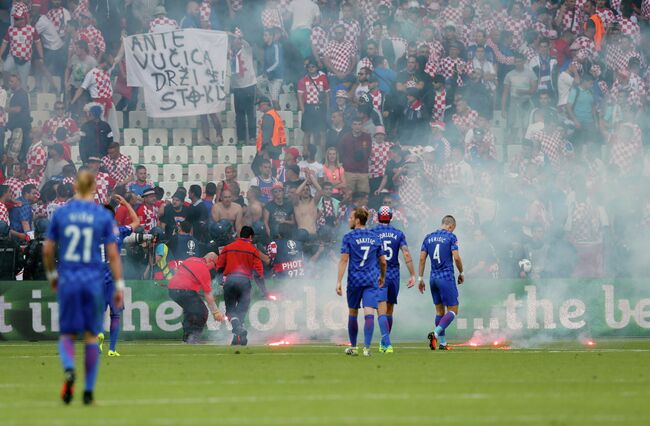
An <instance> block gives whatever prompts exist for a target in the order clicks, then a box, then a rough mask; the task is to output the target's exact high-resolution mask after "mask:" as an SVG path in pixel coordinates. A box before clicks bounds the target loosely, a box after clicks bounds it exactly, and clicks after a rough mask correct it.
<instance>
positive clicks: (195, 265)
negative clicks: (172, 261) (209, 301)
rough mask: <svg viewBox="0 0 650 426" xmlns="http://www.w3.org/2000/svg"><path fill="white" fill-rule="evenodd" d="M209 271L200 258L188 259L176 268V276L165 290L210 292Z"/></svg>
mask: <svg viewBox="0 0 650 426" xmlns="http://www.w3.org/2000/svg"><path fill="white" fill-rule="evenodd" d="M211 280H212V279H211V278H210V269H209V268H208V265H207V263H206V262H205V259H204V258H202V257H188V258H187V259H185V260H184V261H183V264H182V265H181V266H179V267H178V270H177V271H176V274H175V275H174V276H173V277H172V279H171V280H170V281H169V285H168V286H167V288H169V289H173V290H192V291H195V292H197V293H198V292H199V290H201V289H202V290H203V293H204V294H209V293H210V292H211V291H212V288H211V287H210V282H211Z"/></svg>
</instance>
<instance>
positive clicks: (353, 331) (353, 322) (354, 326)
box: [348, 315, 359, 347]
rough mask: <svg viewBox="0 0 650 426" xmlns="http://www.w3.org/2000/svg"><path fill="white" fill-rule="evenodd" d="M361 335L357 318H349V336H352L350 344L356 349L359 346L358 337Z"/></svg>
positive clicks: (350, 316)
mask: <svg viewBox="0 0 650 426" xmlns="http://www.w3.org/2000/svg"><path fill="white" fill-rule="evenodd" d="M358 334H359V323H358V322H357V317H353V316H352V315H349V316H348V336H350V344H351V345H352V346H353V347H354V346H357V335H358Z"/></svg>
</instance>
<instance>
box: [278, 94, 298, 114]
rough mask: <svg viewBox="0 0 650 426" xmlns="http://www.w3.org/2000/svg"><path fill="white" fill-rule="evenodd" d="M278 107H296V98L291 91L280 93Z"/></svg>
mask: <svg viewBox="0 0 650 426" xmlns="http://www.w3.org/2000/svg"><path fill="white" fill-rule="evenodd" d="M280 109H281V110H288V111H296V110H297V109H298V99H296V95H294V94H293V93H283V94H281V95H280Z"/></svg>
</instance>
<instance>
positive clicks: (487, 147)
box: [465, 130, 497, 160]
mask: <svg viewBox="0 0 650 426" xmlns="http://www.w3.org/2000/svg"><path fill="white" fill-rule="evenodd" d="M472 148H476V151H477V152H478V155H479V157H480V158H481V159H483V160H496V159H497V147H496V144H495V139H494V135H493V134H492V131H491V130H488V131H487V132H485V133H484V134H483V137H482V138H481V139H480V140H477V139H476V138H472V140H471V141H470V142H469V143H467V144H465V158H466V159H467V160H469V159H470V151H471V150H472Z"/></svg>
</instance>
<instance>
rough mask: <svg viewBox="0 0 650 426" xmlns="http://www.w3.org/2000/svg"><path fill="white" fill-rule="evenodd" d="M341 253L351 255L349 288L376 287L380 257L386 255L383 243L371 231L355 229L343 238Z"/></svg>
mask: <svg viewBox="0 0 650 426" xmlns="http://www.w3.org/2000/svg"><path fill="white" fill-rule="evenodd" d="M341 253H347V254H349V256H350V258H349V261H348V286H359V287H366V286H376V285H377V284H378V283H377V280H378V279H379V257H380V256H382V255H383V254H384V252H383V249H382V246H381V241H380V239H379V237H378V236H377V234H375V233H374V232H373V231H371V230H370V229H366V228H363V229H354V230H352V231H350V232H348V233H347V234H345V236H344V237H343V243H342V247H341Z"/></svg>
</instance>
